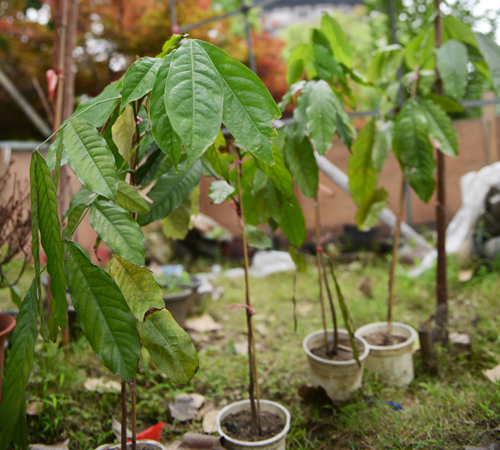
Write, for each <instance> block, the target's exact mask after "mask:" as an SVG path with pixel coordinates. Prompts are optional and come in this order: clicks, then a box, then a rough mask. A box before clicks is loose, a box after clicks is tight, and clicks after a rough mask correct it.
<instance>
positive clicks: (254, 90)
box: [197, 41, 281, 165]
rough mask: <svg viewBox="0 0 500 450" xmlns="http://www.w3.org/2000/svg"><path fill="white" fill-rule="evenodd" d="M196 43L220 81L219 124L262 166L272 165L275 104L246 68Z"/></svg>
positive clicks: (258, 80)
mask: <svg viewBox="0 0 500 450" xmlns="http://www.w3.org/2000/svg"><path fill="white" fill-rule="evenodd" d="M197 42H198V43H199V45H200V46H201V47H203V48H204V49H205V50H206V52H207V54H208V55H209V57H210V58H211V60H212V61H213V63H214V65H215V69H216V70H217V71H218V73H219V75H220V79H221V80H222V88H223V91H224V108H223V115H222V122H223V123H224V125H225V126H226V127H227V129H228V130H229V131H230V132H231V134H232V135H233V136H234V137H235V138H236V139H237V140H238V141H240V142H241V144H242V145H243V147H245V149H247V150H248V151H249V152H250V153H251V154H252V155H254V156H255V157H256V158H258V159H260V160H261V161H262V162H264V163H266V164H269V165H272V164H273V162H274V160H273V153H272V150H271V142H270V141H271V140H272V139H275V138H276V137H277V136H278V133H277V132H276V130H275V129H274V127H273V121H274V120H275V119H278V118H280V117H281V111H280V110H279V108H278V106H277V105H276V102H275V101H274V99H273V98H272V96H271V94H270V93H269V91H268V90H267V88H266V86H265V85H264V83H262V81H260V79H259V77H258V76H257V75H255V74H254V73H253V72H252V71H251V70H250V69H249V68H248V67H246V66H245V65H243V64H242V63H240V62H239V61H236V60H235V59H234V58H232V57H231V56H229V55H228V54H227V53H226V52H225V51H223V50H221V49H219V48H217V47H215V46H214V45H212V44H209V43H207V42H202V41H197ZM205 120H206V119H205Z"/></svg>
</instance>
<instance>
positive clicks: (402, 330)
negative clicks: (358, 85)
mask: <svg viewBox="0 0 500 450" xmlns="http://www.w3.org/2000/svg"><path fill="white" fill-rule="evenodd" d="M437 11H438V12H437V13H436V14H435V15H433V16H432V19H431V20H430V21H429V24H428V25H427V26H426V27H424V30H423V31H422V33H421V34H420V35H418V36H416V37H415V38H414V40H413V41H412V42H411V43H409V44H408V46H407V47H406V48H402V47H400V46H399V45H392V46H389V47H387V48H384V49H380V50H379V51H378V52H377V53H376V54H375V56H374V59H373V61H372V62H371V64H370V67H369V69H368V78H369V79H371V80H372V81H373V82H374V83H377V84H378V86H379V87H380V88H381V89H383V90H384V89H386V88H388V87H389V86H392V87H393V88H392V89H389V91H391V92H393V93H394V95H393V97H392V99H391V101H390V102H389V106H388V107H386V108H384V109H385V110H386V111H387V110H389V112H388V113H387V114H386V116H388V117H385V118H384V120H381V121H380V122H379V124H378V126H377V123H376V122H375V121H374V120H371V121H369V122H368V123H367V124H366V125H365V127H364V128H363V130H362V131H361V133H360V138H358V141H359V145H358V148H356V149H355V152H354V154H353V155H352V156H351V158H350V161H349V186H350V188H351V191H356V192H357V194H358V195H357V199H356V201H357V203H358V205H359V209H358V212H357V215H356V222H357V224H358V226H359V227H360V228H364V229H367V228H370V227H371V226H373V225H375V223H376V221H377V217H378V214H379V213H380V212H381V210H382V208H383V207H384V205H385V202H386V200H387V196H388V193H387V191H386V190H385V189H383V188H379V189H376V187H377V172H379V171H380V170H381V168H382V166H383V164H384V161H385V159H386V157H387V154H388V152H389V149H390V148H391V147H392V150H393V152H394V154H395V157H396V159H397V160H398V162H399V164H400V166H401V170H402V172H403V177H402V182H401V189H400V192H399V201H398V211H397V215H396V217H397V221H396V230H395V239H394V250H393V257H392V261H391V265H390V273H389V283H388V301H387V303H388V304H387V320H386V321H385V322H378V323H373V324H369V325H366V326H364V327H362V328H360V329H359V330H357V331H356V335H357V336H363V337H364V338H365V339H366V340H367V342H368V344H369V345H370V356H369V358H368V360H367V369H368V370H370V371H373V372H377V373H378V376H379V379H380V380H381V381H383V382H386V383H390V384H396V385H408V384H410V383H411V381H412V380H413V377H414V371H413V351H412V345H413V342H414V341H415V339H416V336H417V334H416V332H415V330H414V329H413V328H412V327H410V326H408V325H406V324H403V323H399V322H394V321H393V320H392V317H393V311H392V310H393V299H394V281H395V274H396V265H397V259H398V249H399V241H400V234H401V230H400V228H401V221H402V217H403V214H404V203H405V189H406V184H407V183H408V184H409V185H410V186H411V188H412V189H413V191H414V192H415V193H416V195H417V196H418V197H419V198H420V199H421V200H423V201H424V202H428V201H429V200H430V199H431V197H432V195H433V193H434V190H435V188H436V187H437V202H436V219H437V228H438V252H437V253H438V264H437V300H438V301H437V303H438V307H437V312H436V318H435V328H434V330H433V334H432V338H433V340H439V341H442V342H445V341H446V336H447V302H446V252H445V235H444V233H445V223H444V221H445V217H444V207H445V195H444V161H445V160H444V156H445V155H447V156H452V157H453V156H456V155H457V152H458V144H457V133H456V130H455V129H454V127H453V123H452V121H451V118H450V116H449V113H453V112H460V111H463V110H464V108H463V107H462V105H461V104H460V103H459V101H460V100H461V99H463V97H464V94H465V92H466V88H467V84H468V82H469V81H471V80H472V79H474V78H475V77H476V76H477V74H478V73H481V74H483V75H486V76H487V77H490V74H489V71H488V65H491V64H493V65H494V64H496V62H498V60H499V56H498V55H500V48H499V47H498V45H496V44H494V43H493V41H491V39H489V38H487V37H486V36H484V35H482V34H480V33H476V34H474V33H473V32H472V30H471V29H470V27H469V26H468V25H466V24H464V23H461V22H459V21H458V20H457V19H455V18H454V17H452V16H447V17H444V18H442V17H441V12H440V11H439V2H437ZM443 42H444V44H443ZM491 80H492V82H493V84H494V85H496V86H497V87H498V86H499V84H498V82H499V78H498V74H497V73H496V72H495V71H491ZM394 87H395V89H394ZM391 103H392V105H391ZM386 106H387V105H386ZM391 107H394V108H395V109H393V110H392V111H391ZM394 112H395V113H396V114H395V118H394ZM391 117H392V118H394V120H389V119H390V118H391ZM362 136H363V139H361V137H362ZM356 154H357V156H356ZM434 154H436V157H435V156H434ZM435 168H437V171H436V172H437V173H436V176H435V175H434V170H435ZM359 187H362V188H363V189H357V188H359ZM356 189H357V190H356ZM425 336H427V338H428V341H427V340H426V342H422V336H421V348H422V351H424V348H426V349H430V350H431V351H432V343H431V341H430V336H429V334H428V333H424V337H425ZM424 344H425V345H424ZM428 356H429V357H432V354H429V355H428ZM423 357H424V359H426V358H427V356H426V354H424V353H423Z"/></svg>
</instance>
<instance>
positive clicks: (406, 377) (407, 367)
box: [355, 322, 417, 386]
mask: <svg viewBox="0 0 500 450" xmlns="http://www.w3.org/2000/svg"><path fill="white" fill-rule="evenodd" d="M386 331H387V322H377V323H370V324H368V325H365V326H364V327H361V328H360V329H359V330H357V331H356V333H355V335H356V336H358V337H359V336H361V337H364V338H365V339H366V337H367V336H369V335H370V334H373V333H385V332H386ZM392 334H393V335H396V336H402V337H404V338H405V341H404V342H401V343H400V344H395V345H387V346H381V345H371V344H368V346H369V347H370V356H368V359H367V360H366V370H368V371H369V372H376V373H378V379H379V380H380V381H381V382H382V383H386V384H394V385H397V386H408V385H409V384H410V383H411V382H412V381H413V377H414V373H413V349H412V347H413V342H415V339H417V332H416V331H415V330H414V329H413V328H412V327H410V326H408V325H405V324H404V323H399V322H392Z"/></svg>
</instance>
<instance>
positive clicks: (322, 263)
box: [321, 258, 339, 356]
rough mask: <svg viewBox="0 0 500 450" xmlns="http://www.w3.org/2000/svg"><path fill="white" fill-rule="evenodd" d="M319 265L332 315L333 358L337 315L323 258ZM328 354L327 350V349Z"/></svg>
mask: <svg viewBox="0 0 500 450" xmlns="http://www.w3.org/2000/svg"><path fill="white" fill-rule="evenodd" d="M321 265H322V269H323V276H324V278H325V286H326V293H327V296H328V302H329V303H330V311H331V313H332V323H333V348H332V356H335V355H336V354H337V349H338V346H339V336H338V327H337V313H336V312H335V305H334V303H333V297H332V293H331V291H330V285H329V284H328V277H327V275H326V267H325V260H324V258H321ZM327 352H328V348H327Z"/></svg>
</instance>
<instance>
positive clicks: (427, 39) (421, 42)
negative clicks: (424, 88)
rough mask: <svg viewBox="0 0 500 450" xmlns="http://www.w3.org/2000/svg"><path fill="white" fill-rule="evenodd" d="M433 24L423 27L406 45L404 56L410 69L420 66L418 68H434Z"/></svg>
mask: <svg viewBox="0 0 500 450" xmlns="http://www.w3.org/2000/svg"><path fill="white" fill-rule="evenodd" d="M435 40H436V38H435V32H434V24H431V25H429V26H427V27H425V28H424V29H423V30H422V32H421V33H420V34H418V35H417V36H415V37H414V38H413V39H412V40H411V41H410V42H409V43H408V45H407V46H406V48H405V53H404V58H405V63H406V65H407V66H408V68H409V69H410V70H415V69H416V67H417V66H420V70H434V66H435V64H434V43H435Z"/></svg>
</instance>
